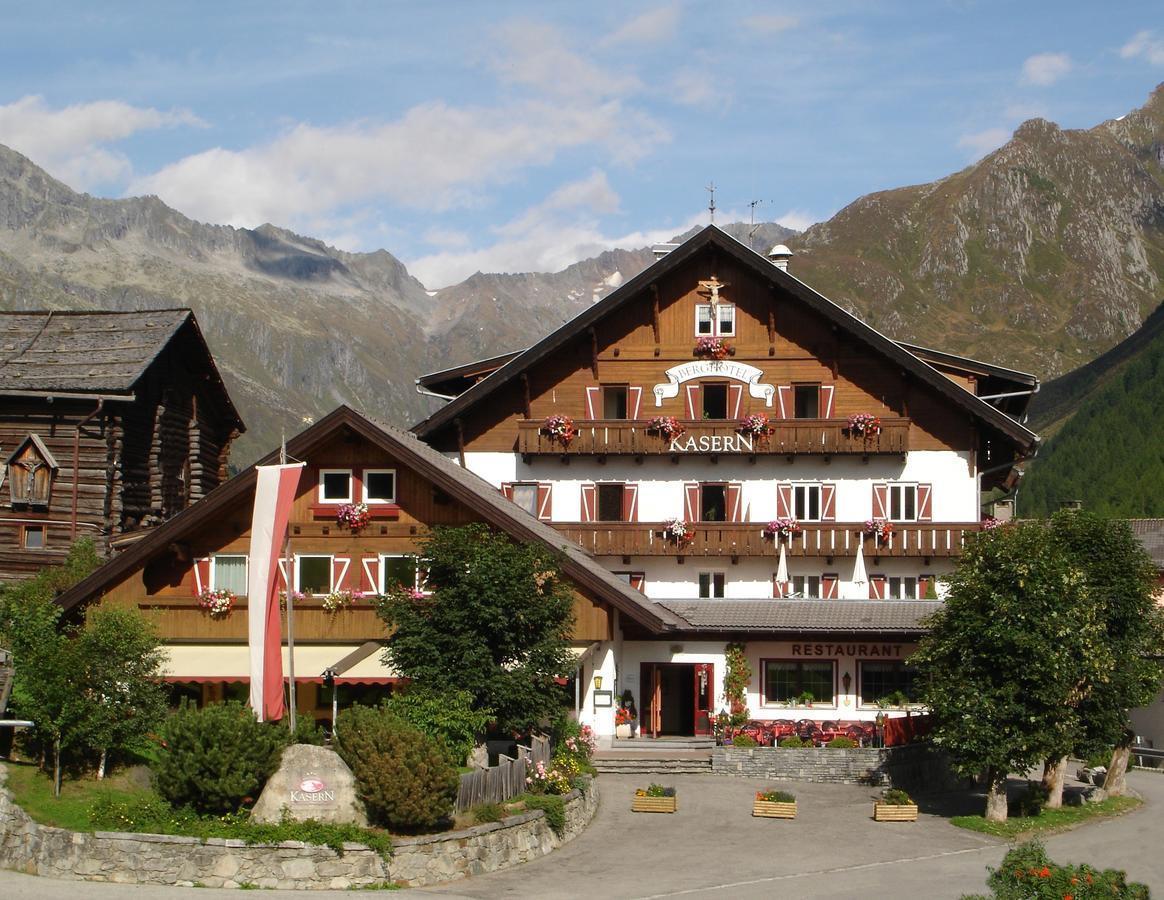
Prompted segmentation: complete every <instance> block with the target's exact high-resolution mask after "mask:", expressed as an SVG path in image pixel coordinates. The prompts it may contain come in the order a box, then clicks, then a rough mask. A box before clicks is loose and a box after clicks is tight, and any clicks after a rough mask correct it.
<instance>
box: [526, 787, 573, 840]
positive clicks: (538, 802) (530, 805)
mask: <svg viewBox="0 0 1164 900" xmlns="http://www.w3.org/2000/svg"><path fill="white" fill-rule="evenodd" d="M525 808H526V809H540V810H541V811H542V812H544V813H545V814H546V824H547V825H549V826H550V828H551V829H553V832H554V834H556V835H557V836H558V837H561V836H562V832H563V831H565V830H566V801H565V800H563V799H562V798H561V797H556V796H541V797H534V796H526V797H525Z"/></svg>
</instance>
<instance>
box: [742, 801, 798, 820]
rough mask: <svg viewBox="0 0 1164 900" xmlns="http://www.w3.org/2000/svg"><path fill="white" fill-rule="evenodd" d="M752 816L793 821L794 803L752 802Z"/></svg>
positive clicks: (794, 814)
mask: <svg viewBox="0 0 1164 900" xmlns="http://www.w3.org/2000/svg"><path fill="white" fill-rule="evenodd" d="M752 815H753V816H761V817H762V818H765V819H795V818H796V801H795V800H793V801H792V802H791V803H778V802H776V801H775V800H753V801H752Z"/></svg>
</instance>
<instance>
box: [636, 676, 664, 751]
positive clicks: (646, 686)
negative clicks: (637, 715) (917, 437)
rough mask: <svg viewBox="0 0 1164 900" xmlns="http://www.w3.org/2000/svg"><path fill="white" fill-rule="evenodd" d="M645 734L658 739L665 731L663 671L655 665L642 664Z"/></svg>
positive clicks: (643, 723) (643, 727) (643, 724)
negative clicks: (660, 733)
mask: <svg viewBox="0 0 1164 900" xmlns="http://www.w3.org/2000/svg"><path fill="white" fill-rule="evenodd" d="M640 677H641V678H642V685H643V706H644V707H645V708H644V710H643V722H642V729H643V734H650V735H651V737H658V736H659V732H660V731H662V729H663V670H662V668H661V667H660V666H658V665H655V664H654V663H642V665H641V667H640Z"/></svg>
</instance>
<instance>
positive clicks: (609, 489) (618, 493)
mask: <svg viewBox="0 0 1164 900" xmlns="http://www.w3.org/2000/svg"><path fill="white" fill-rule="evenodd" d="M595 493H596V494H597V497H598V516H597V520H598V521H599V522H621V521H622V512H623V510H622V496H623V485H621V484H600V485H598V486H597V488H596V491H595Z"/></svg>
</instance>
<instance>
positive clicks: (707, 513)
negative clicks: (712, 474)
mask: <svg viewBox="0 0 1164 900" xmlns="http://www.w3.org/2000/svg"><path fill="white" fill-rule="evenodd" d="M726 520H727V485H726V484H704V485H701V486H700V490H699V521H701V522H724V521H726Z"/></svg>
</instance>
